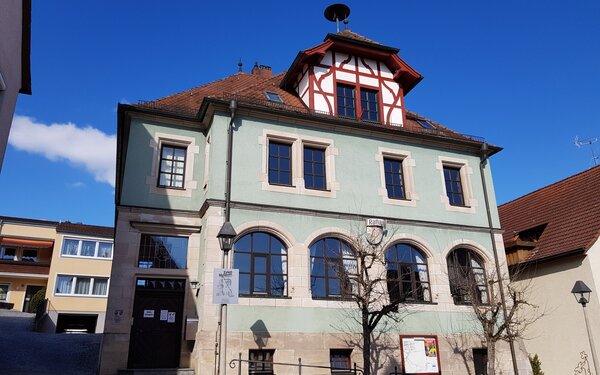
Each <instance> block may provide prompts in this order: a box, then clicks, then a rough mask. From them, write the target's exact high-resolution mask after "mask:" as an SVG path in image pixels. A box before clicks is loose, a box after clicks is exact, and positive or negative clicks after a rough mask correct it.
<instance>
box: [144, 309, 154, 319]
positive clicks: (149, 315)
mask: <svg viewBox="0 0 600 375" xmlns="http://www.w3.org/2000/svg"><path fill="white" fill-rule="evenodd" d="M144 318H154V310H144Z"/></svg>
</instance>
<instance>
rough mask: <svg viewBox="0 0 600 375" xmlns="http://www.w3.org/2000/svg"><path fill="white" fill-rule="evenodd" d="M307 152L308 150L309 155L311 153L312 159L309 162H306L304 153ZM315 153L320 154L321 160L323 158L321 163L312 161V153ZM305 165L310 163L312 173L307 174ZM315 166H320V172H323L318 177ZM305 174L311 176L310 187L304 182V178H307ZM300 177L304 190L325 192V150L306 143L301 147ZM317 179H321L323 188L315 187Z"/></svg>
mask: <svg viewBox="0 0 600 375" xmlns="http://www.w3.org/2000/svg"><path fill="white" fill-rule="evenodd" d="M307 150H310V151H311V153H312V155H313V158H312V160H310V161H307V160H306V151H307ZM315 152H320V153H321V155H322V158H323V159H322V160H323V161H322V162H319V161H316V160H315V159H314V153H315ZM307 163H310V164H311V165H312V168H311V169H312V173H308V172H307V168H306V164H307ZM317 165H321V167H322V170H323V173H322V175H319V174H317V173H316V172H315V167H316V166H317ZM307 174H308V175H310V176H312V179H313V184H312V186H307V184H306V181H307V179H306V176H307ZM302 176H303V177H304V187H305V188H306V189H311V190H327V155H326V149H324V148H322V147H319V146H315V145H312V144H307V143H305V144H303V145H302ZM317 177H320V178H322V179H323V186H322V187H317V186H315V185H316V183H315V181H316V179H317Z"/></svg>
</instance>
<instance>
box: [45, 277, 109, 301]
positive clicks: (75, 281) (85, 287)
mask: <svg viewBox="0 0 600 375" xmlns="http://www.w3.org/2000/svg"><path fill="white" fill-rule="evenodd" d="M54 294H55V295H70V296H96V297H106V296H108V278H107V277H93V276H71V275H58V276H57V277H56V286H55V288H54Z"/></svg>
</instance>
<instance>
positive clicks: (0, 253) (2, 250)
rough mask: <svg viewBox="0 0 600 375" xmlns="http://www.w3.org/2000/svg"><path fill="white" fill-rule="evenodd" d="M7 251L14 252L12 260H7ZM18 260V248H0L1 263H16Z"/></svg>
mask: <svg viewBox="0 0 600 375" xmlns="http://www.w3.org/2000/svg"><path fill="white" fill-rule="evenodd" d="M6 250H12V251H13V252H14V254H13V256H12V258H10V259H7V258H5V257H6ZM16 260H17V248H16V247H4V246H2V247H0V261H5V262H14V261H16Z"/></svg>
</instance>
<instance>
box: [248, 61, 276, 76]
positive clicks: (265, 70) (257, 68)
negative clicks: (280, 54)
mask: <svg viewBox="0 0 600 375" xmlns="http://www.w3.org/2000/svg"><path fill="white" fill-rule="evenodd" d="M252 74H256V75H257V76H259V77H260V78H270V77H272V76H273V72H272V71H271V67H270V66H266V65H258V63H254V67H252Z"/></svg>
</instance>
